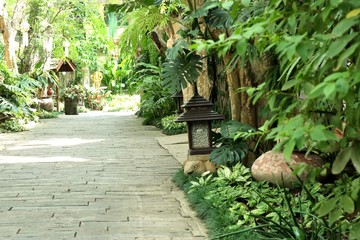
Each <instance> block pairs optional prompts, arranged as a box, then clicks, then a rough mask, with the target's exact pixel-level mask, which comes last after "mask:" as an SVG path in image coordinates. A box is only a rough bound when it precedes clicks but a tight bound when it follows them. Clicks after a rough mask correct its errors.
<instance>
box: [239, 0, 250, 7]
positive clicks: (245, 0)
mask: <svg viewBox="0 0 360 240" xmlns="http://www.w3.org/2000/svg"><path fill="white" fill-rule="evenodd" d="M250 2H251V0H241V4H242V5H244V6H245V7H248V6H250Z"/></svg>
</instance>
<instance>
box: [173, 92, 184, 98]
mask: <svg viewBox="0 0 360 240" xmlns="http://www.w3.org/2000/svg"><path fill="white" fill-rule="evenodd" d="M171 97H172V98H182V97H183V93H182V91H179V92H176V93H174V94H173V95H171Z"/></svg>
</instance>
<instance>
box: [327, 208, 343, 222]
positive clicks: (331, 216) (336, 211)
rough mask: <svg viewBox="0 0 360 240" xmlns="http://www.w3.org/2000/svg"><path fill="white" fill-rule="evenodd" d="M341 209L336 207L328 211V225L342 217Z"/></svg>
mask: <svg viewBox="0 0 360 240" xmlns="http://www.w3.org/2000/svg"><path fill="white" fill-rule="evenodd" d="M342 213H343V212H342V210H341V209H340V208H336V209H334V210H333V211H331V212H330V213H329V224H330V226H331V225H333V224H334V222H336V221H337V220H339V219H340V218H341V217H342Z"/></svg>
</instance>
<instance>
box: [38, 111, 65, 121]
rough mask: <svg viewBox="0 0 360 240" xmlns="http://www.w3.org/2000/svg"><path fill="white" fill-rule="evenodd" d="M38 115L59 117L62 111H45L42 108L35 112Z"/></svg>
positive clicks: (44, 117)
mask: <svg viewBox="0 0 360 240" xmlns="http://www.w3.org/2000/svg"><path fill="white" fill-rule="evenodd" d="M35 115H36V116H38V117H39V119H49V118H58V117H59V116H60V115H61V113H59V112H49V111H45V110H43V109H40V110H39V111H37V112H36V113H35Z"/></svg>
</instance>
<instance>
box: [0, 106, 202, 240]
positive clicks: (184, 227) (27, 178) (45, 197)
mask: <svg viewBox="0 0 360 240" xmlns="http://www.w3.org/2000/svg"><path fill="white" fill-rule="evenodd" d="M162 136H163V135H162V134H161V133H160V131H158V130H157V129H155V128H154V127H150V126H142V125H141V119H137V117H136V116H133V115H132V113H131V112H128V113H104V112H90V113H86V114H80V115H78V116H61V117H60V118H58V119H49V120H43V121H42V122H41V123H40V124H39V125H38V126H36V127H35V128H34V129H32V130H31V131H27V132H22V133H14V134H0V239H5V238H8V239H69V238H75V239H76V238H80V239H120V240H121V239H124V240H125V239H126V240H132V239H134V240H135V239H169V240H172V239H174V240H175V239H199V240H203V239H206V233H205V232H204V229H203V228H202V225H201V224H200V223H199V221H198V220H197V219H195V218H193V216H192V214H190V213H189V209H188V206H187V204H186V202H185V201H184V199H183V196H182V192H181V191H180V190H178V189H177V188H176V187H175V186H174V185H173V183H171V177H172V175H173V174H174V172H175V171H177V170H178V169H179V168H180V164H179V163H178V162H177V161H176V160H175V159H174V158H173V157H172V155H170V154H169V152H168V151H166V150H165V149H163V148H162V147H160V146H159V144H158V142H157V141H156V138H158V137H162Z"/></svg>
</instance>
